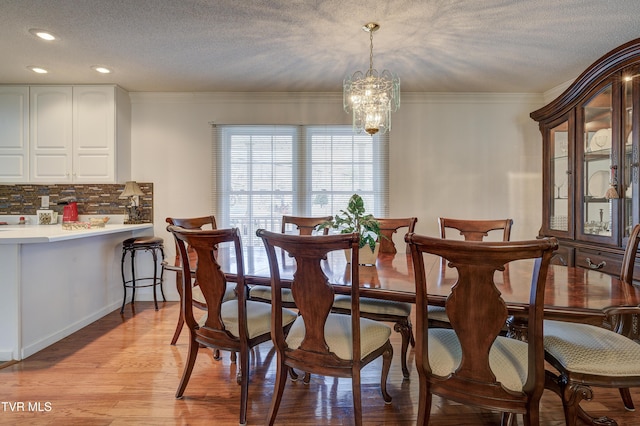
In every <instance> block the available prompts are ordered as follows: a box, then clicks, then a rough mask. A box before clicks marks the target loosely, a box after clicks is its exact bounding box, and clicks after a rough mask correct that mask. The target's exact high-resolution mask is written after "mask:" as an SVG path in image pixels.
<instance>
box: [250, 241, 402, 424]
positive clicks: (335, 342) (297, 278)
mask: <svg viewBox="0 0 640 426" xmlns="http://www.w3.org/2000/svg"><path fill="white" fill-rule="evenodd" d="M257 235H258V236H259V237H260V238H262V241H263V242H264V245H265V248H266V251H267V257H268V259H269V268H270V270H271V287H272V288H273V295H274V297H273V300H272V304H271V306H272V309H273V317H272V322H273V334H272V338H273V342H274V345H275V347H276V354H277V370H276V380H275V388H274V392H273V395H272V398H271V407H270V408H269V413H268V416H267V424H269V425H273V424H274V423H275V419H276V415H277V413H278V409H279V407H280V403H281V401H282V397H283V392H284V387H285V385H286V382H287V373H288V371H289V370H290V369H292V368H296V369H300V370H302V371H306V372H308V373H313V374H319V375H325V376H334V377H350V378H351V390H352V395H353V415H354V421H355V424H356V425H361V424H362V397H361V391H360V384H361V383H360V382H361V380H360V378H361V370H362V368H363V367H364V366H366V365H367V364H369V363H370V362H372V361H373V360H375V359H377V358H378V357H380V356H381V357H382V374H381V381H380V387H381V391H382V397H383V399H384V401H385V402H386V403H390V402H391V396H389V394H388V393H387V389H386V383H387V376H388V374H389V369H390V366H391V358H392V356H393V347H392V346H391V342H390V341H389V336H390V335H391V329H390V328H389V326H387V325H386V324H382V323H380V322H378V321H372V320H369V319H366V318H361V317H360V306H359V301H360V298H359V294H360V291H359V286H358V285H352V286H351V301H352V305H351V314H350V315H342V314H336V313H332V312H331V308H332V305H333V301H334V289H333V287H332V286H331V284H329V281H328V278H327V276H326V275H325V273H324V271H323V269H322V265H323V263H324V262H326V257H327V254H328V253H329V252H331V251H334V250H350V251H351V252H352V256H353V262H352V263H351V265H350V268H351V276H352V277H353V282H355V283H357V282H359V277H358V273H359V272H358V241H359V237H358V235H357V234H338V235H328V236H300V235H286V234H279V233H274V232H269V231H265V230H263V229H259V230H258V231H257ZM276 249H281V250H284V251H286V252H288V253H290V254H291V255H292V256H293V258H294V259H295V261H296V273H295V275H294V278H293V282H292V283H291V291H292V292H293V294H294V296H295V300H296V304H297V306H298V310H299V312H298V313H299V316H298V318H297V319H296V320H295V322H294V324H293V325H292V327H291V329H290V330H289V334H288V335H285V333H284V332H283V331H282V327H281V324H280V321H281V319H280V318H281V317H280V315H278V312H279V311H280V310H281V309H282V297H281V292H280V290H281V289H282V282H281V280H280V269H279V268H280V266H279V263H278V259H281V256H279V254H280V253H277V252H276ZM311 414H312V413H311ZM299 415H300V416H304V413H302V412H300V413H299Z"/></svg>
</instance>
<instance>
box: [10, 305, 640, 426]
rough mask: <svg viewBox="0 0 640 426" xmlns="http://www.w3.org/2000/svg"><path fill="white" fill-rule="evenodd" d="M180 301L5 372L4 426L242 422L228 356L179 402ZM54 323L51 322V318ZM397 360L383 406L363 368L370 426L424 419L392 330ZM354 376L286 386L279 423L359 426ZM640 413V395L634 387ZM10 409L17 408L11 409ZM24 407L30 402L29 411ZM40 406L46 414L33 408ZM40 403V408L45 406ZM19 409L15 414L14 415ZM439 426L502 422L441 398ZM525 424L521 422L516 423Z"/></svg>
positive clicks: (266, 381)
mask: <svg viewBox="0 0 640 426" xmlns="http://www.w3.org/2000/svg"><path fill="white" fill-rule="evenodd" d="M177 316H178V304H177V303H175V302H169V303H164V304H161V309H160V310H159V311H158V312H156V311H155V310H154V309H153V304H152V303H151V302H137V303H136V305H135V313H133V312H132V309H131V306H130V305H127V307H126V309H125V314H124V315H123V316H120V314H119V312H118V311H115V312H113V313H111V314H109V315H107V316H106V317H104V318H102V319H100V320H99V321H96V322H95V323H93V324H91V325H90V326H88V327H86V328H84V329H82V330H80V331H79V332H77V333H75V334H73V335H72V336H69V337H68V338H66V339H64V340H62V341H60V342H58V343H57V344H55V345H52V346H50V347H48V348H46V349H44V350H43V351H41V352H39V353H37V354H35V355H33V356H31V357H29V358H27V359H26V360H24V361H22V362H19V363H16V364H13V365H9V366H6V367H5V368H2V369H0V401H1V402H3V404H2V405H1V406H0V410H1V411H0V424H11V425H42V424H46V425H140V424H144V425H175V424H178V425H201V424H202V425H205V424H206V425H210V424H215V425H234V424H237V423H238V407H239V400H240V388H239V386H238V385H237V384H236V382H235V374H236V366H235V364H232V363H231V362H230V360H229V355H228V353H226V354H223V358H222V360H221V361H215V360H213V358H212V356H211V351H210V350H207V349H201V353H200V354H199V357H198V359H197V360H196V366H195V368H194V372H193V375H192V377H191V381H190V382H189V385H188V387H187V389H186V392H185V397H184V399H182V400H177V399H175V397H174V394H175V391H176V388H177V386H178V381H179V379H180V376H181V374H182V366H183V362H184V360H185V356H186V353H187V339H186V337H187V332H186V330H183V334H182V335H181V336H180V340H179V341H178V344H177V345H176V346H170V345H169V341H170V340H171V336H172V334H173V330H174V327H175V321H176V318H177ZM43 320H44V321H46V318H44V319H43ZM392 339H393V344H394V349H395V353H394V360H393V364H392V368H391V373H390V377H389V385H388V390H389V393H390V394H391V395H392V397H393V401H392V403H391V404H390V405H385V404H384V402H383V400H382V397H381V396H380V393H379V385H378V382H379V377H380V376H379V374H380V364H379V363H375V362H374V363H372V364H371V365H369V366H367V367H366V368H365V369H364V371H363V378H362V383H363V384H362V393H363V411H364V418H363V421H364V422H365V424H367V425H411V424H415V421H416V407H417V399H418V382H417V373H416V372H415V366H414V364H413V363H414V359H413V351H410V359H409V365H410V369H411V378H410V380H408V381H407V380H403V378H402V371H401V369H400V363H399V362H398V359H397V354H398V353H399V352H400V351H399V347H400V337H399V334H398V333H395V332H394V333H392ZM251 366H252V371H251V383H250V385H249V415H248V424H250V425H251V424H253V425H260V424H264V419H265V416H266V412H267V410H268V407H269V403H270V399H271V391H272V387H273V381H274V379H275V361H274V352H273V351H272V346H271V344H269V343H265V344H263V345H260V346H259V347H258V350H257V351H256V352H255V356H254V357H253V358H252V361H251ZM350 389H351V384H350V381H349V380H348V379H334V378H324V377H320V376H312V379H311V383H310V384H309V385H305V384H303V383H302V382H288V384H287V388H286V389H285V395H284V402H283V404H282V406H281V407H280V412H279V414H278V419H277V420H278V421H277V424H288V425H343V424H344V425H348V424H352V415H351V404H352V399H351V391H350ZM632 395H633V398H634V401H635V402H636V405H638V406H640V390H639V389H633V390H632ZM9 403H10V404H9ZM16 403H24V411H22V410H21V406H20V405H19V404H16ZM29 404H31V409H32V410H33V409H36V410H37V409H38V408H39V410H40V411H29ZM38 404H39V406H38ZM584 404H585V405H584V406H585V407H586V408H587V409H588V410H589V411H590V412H591V413H592V414H596V415H598V416H603V415H607V416H609V417H613V418H615V419H616V420H617V421H618V424H619V425H620V426H624V425H628V426H631V425H638V424H640V412H636V413H634V412H627V411H625V410H624V408H623V406H622V403H621V401H620V398H619V396H618V392H617V391H616V390H608V389H599V388H597V389H595V398H594V401H591V402H588V403H584ZM12 408H13V409H14V410H13V411H12ZM542 412H543V414H542V423H541V424H543V425H562V424H564V420H563V415H562V409H561V405H560V401H559V399H558V398H557V397H556V396H555V395H553V394H551V393H549V392H545V395H544V397H543V400H542ZM431 420H432V421H431V424H433V425H456V426H457V425H496V424H499V421H500V415H499V414H498V413H492V412H488V411H485V410H481V409H477V408H473V407H466V406H462V405H459V404H456V403H453V402H450V401H446V400H443V399H440V398H438V397H434V401H433V413H432V418H431ZM518 420H519V424H521V423H522V419H518Z"/></svg>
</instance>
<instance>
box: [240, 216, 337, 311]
mask: <svg viewBox="0 0 640 426" xmlns="http://www.w3.org/2000/svg"><path fill="white" fill-rule="evenodd" d="M331 219H333V216H321V217H303V216H287V215H284V216H282V228H281V232H282V233H283V234H288V233H292V232H293V233H297V234H298V235H312V234H313V231H314V230H315V229H316V227H317V226H318V225H320V224H321V223H324V222H327V221H330V220H331ZM328 233H329V228H324V229H323V230H322V235H327V234H328ZM282 255H283V256H287V255H286V254H285V253H282ZM284 260H286V258H283V261H284ZM249 299H250V300H257V301H260V302H267V303H271V287H270V286H268V285H254V286H252V287H251V290H250V291H249ZM282 306H284V307H287V308H291V309H294V308H296V302H295V300H293V296H292V294H291V290H290V289H288V288H283V289H282Z"/></svg>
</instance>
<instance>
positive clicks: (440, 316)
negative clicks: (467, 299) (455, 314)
mask: <svg viewBox="0 0 640 426" xmlns="http://www.w3.org/2000/svg"><path fill="white" fill-rule="evenodd" d="M427 312H428V315H429V319H430V320H434V321H440V322H449V316H448V315H447V311H446V310H445V308H444V306H433V305H427Z"/></svg>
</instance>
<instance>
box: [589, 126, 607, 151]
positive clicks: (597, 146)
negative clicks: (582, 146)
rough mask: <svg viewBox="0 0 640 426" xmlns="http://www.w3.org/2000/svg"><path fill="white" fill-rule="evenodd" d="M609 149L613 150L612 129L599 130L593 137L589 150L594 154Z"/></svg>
mask: <svg viewBox="0 0 640 426" xmlns="http://www.w3.org/2000/svg"><path fill="white" fill-rule="evenodd" d="M609 148H611V128H608V129H600V130H598V131H597V132H596V133H595V134H594V135H593V136H592V137H591V141H590V142H589V149H590V150H591V152H593V151H601V150H603V149H609Z"/></svg>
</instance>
